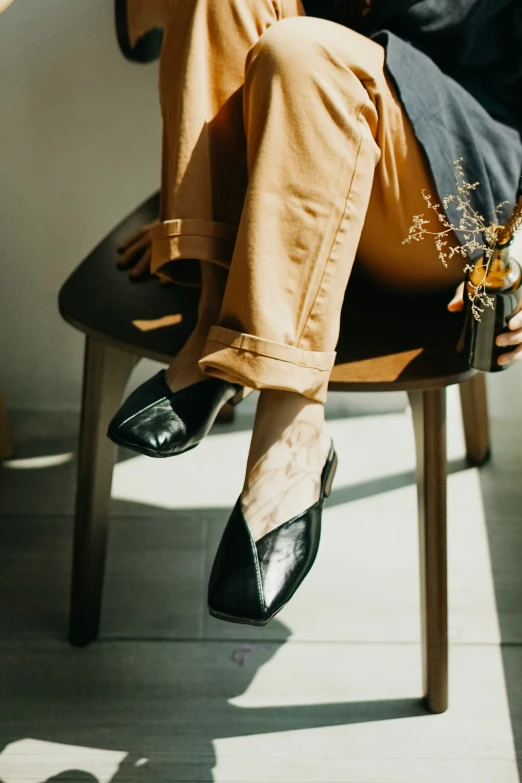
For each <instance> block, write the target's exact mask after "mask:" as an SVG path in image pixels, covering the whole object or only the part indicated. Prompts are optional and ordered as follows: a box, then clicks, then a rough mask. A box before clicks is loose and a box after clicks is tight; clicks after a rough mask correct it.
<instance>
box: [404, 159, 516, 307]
mask: <svg viewBox="0 0 522 783" xmlns="http://www.w3.org/2000/svg"><path fill="white" fill-rule="evenodd" d="M461 164H462V158H459V159H458V160H456V161H455V162H454V164H453V166H454V170H455V180H456V183H457V193H456V194H455V195H450V196H446V198H445V199H444V200H443V202H442V206H443V208H444V209H445V210H446V209H447V208H448V206H449V204H451V203H453V204H455V209H456V211H457V212H460V213H461V217H460V220H459V223H458V225H455V224H454V223H450V221H449V220H448V218H447V217H446V215H445V214H444V212H442V208H441V206H440V204H434V203H433V202H432V198H431V196H430V195H429V194H427V193H426V192H425V191H424V190H423V191H422V197H423V199H424V201H425V202H426V204H427V205H428V209H431V210H432V211H433V212H435V214H436V216H437V220H438V221H439V223H440V224H441V226H442V227H443V229H442V230H441V231H428V229H427V228H425V226H427V225H429V223H430V221H429V220H425V218H424V214H421V215H415V217H414V218H413V224H412V226H411V227H410V230H409V231H408V236H407V237H406V239H404V240H403V244H409V243H410V242H412V241H415V242H420V241H421V240H423V239H424V238H425V237H426V236H433V237H434V239H435V247H436V248H437V251H438V255H439V258H440V260H441V262H442V263H443V264H444V266H448V260H449V259H451V258H453V256H455V255H461V256H463V257H464V258H469V259H471V256H472V254H473V253H475V252H476V251H477V250H483V251H484V261H485V264H484V275H483V277H482V279H481V280H480V282H479V283H478V285H473V284H472V283H471V282H469V286H470V287H471V288H472V293H469V292H468V296H469V299H470V300H471V311H472V313H473V315H474V317H475V318H476V319H477V320H478V321H480V320H481V319H480V314H481V313H483V312H484V308H485V307H493V306H494V300H493V298H492V297H491V296H488V294H487V291H486V287H487V286H488V285H489V283H488V282H487V276H488V273H489V267H490V263H491V259H492V257H493V253H494V250H495V246H496V245H497V243H498V242H499V241H503V240H502V237H503V236H505V235H506V236H508V238H511V236H512V235H513V233H514V232H515V231H517V230H518V229H519V228H522V198H521V199H520V201H519V202H518V204H517V207H516V208H515V211H514V212H513V214H512V216H511V218H510V219H509V221H508V222H507V223H506V225H505V226H501V225H499V224H498V223H493V224H492V225H489V226H488V225H486V219H485V218H484V217H483V215H480V214H479V213H478V212H477V211H476V210H475V209H473V205H472V204H471V201H470V198H469V193H470V192H471V191H473V190H476V188H477V187H478V185H479V183H478V182H474V183H473V184H470V183H469V182H466V179H465V175H464V170H463V168H462V165H461ZM507 203H508V202H507V201H503V202H502V203H501V204H499V205H498V206H497V208H496V210H495V212H496V214H497V215H499V213H500V211H501V209H502V208H503V207H504V206H505V204H507ZM451 236H453V237H455V238H456V239H457V242H458V244H450V243H449V241H448V240H449V238H450V237H451ZM504 241H505V240H504ZM474 269H475V267H474V266H473V265H472V264H470V263H467V264H466V266H465V267H464V272H472V271H474Z"/></svg>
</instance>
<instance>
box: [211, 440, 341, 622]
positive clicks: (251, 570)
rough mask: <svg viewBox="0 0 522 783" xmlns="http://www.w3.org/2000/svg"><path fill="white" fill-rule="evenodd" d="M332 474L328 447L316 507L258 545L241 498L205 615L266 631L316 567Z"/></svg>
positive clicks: (216, 562)
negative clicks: (322, 521) (269, 622)
mask: <svg viewBox="0 0 522 783" xmlns="http://www.w3.org/2000/svg"><path fill="white" fill-rule="evenodd" d="M336 468H337V455H336V453H335V450H334V447H333V445H332V447H331V449H330V454H329V456H328V459H327V461H326V464H325V466H324V468H323V474H322V477H321V496H320V498H319V500H318V501H317V503H314V505H313V506H310V508H309V509H308V510H307V511H304V512H303V513H302V514H299V516H297V517H294V518H293V519H291V520H289V521H288V522H285V523H284V524H283V525H281V526H280V527H277V528H276V529H275V530H271V531H270V533H267V534H266V535H265V536H263V537H262V538H260V539H259V541H256V542H254V540H253V538H252V535H251V533H250V529H249V527H248V524H247V522H246V520H245V518H244V516H243V512H242V510H241V498H240V499H239V500H238V502H237V503H236V507H235V508H234V511H233V512H232V515H231V517H230V519H229V521H228V525H227V527H226V528H225V532H224V533H223V538H222V539H221V543H220V545H219V549H218V551H217V555H216V559H215V560H214V565H213V567H212V573H211V575H210V582H209V587H208V610H209V612H210V614H211V615H212V616H213V617H218V618H219V619H220V620H228V621H229V622H233V623H246V624H248V625H266V623H267V622H268V621H269V620H271V619H272V618H273V617H274V616H275V615H276V614H277V613H278V612H279V611H280V610H281V609H282V608H283V606H284V605H285V604H286V603H288V601H289V600H290V599H291V597H292V596H293V594H294V593H295V591H296V590H297V588H298V587H299V585H300V584H301V582H302V581H303V579H304V578H305V576H306V575H307V574H308V572H309V571H310V569H311V568H312V566H313V564H314V561H315V558H316V555H317V550H318V549H319V540H320V538H321V517H322V513H323V505H324V501H325V498H327V497H328V496H329V494H330V491H331V489H332V482H333V479H334V475H335V470H336Z"/></svg>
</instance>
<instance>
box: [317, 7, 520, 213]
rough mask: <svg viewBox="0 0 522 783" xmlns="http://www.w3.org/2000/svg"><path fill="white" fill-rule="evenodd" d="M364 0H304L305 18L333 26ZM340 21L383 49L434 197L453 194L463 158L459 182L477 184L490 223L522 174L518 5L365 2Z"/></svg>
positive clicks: (479, 204)
mask: <svg viewBox="0 0 522 783" xmlns="http://www.w3.org/2000/svg"><path fill="white" fill-rule="evenodd" d="M364 4H365V3H364V0H304V5H305V8H306V11H307V13H308V14H309V15H312V16H319V17H322V18H326V19H331V20H336V21H339V20H341V19H342V18H344V19H346V16H343V13H344V8H346V7H348V6H349V5H352V6H353V5H355V6H358V7H359V9H360V8H362V7H363V6H364ZM349 23H350V25H351V26H352V27H355V28H356V29H357V30H358V31H359V32H362V33H363V34H365V35H367V36H369V37H372V38H374V39H375V40H376V41H377V42H378V43H380V44H382V45H383V46H384V47H385V48H386V52H387V55H386V65H387V69H388V71H389V73H390V75H391V76H392V78H393V80H394V82H395V84H396V86H397V90H398V94H399V97H400V99H401V102H402V104H403V106H404V109H405V111H406V112H407V114H408V116H409V117H410V119H411V121H412V123H413V127H414V129H415V133H416V135H417V138H418V139H419V142H420V144H421V146H422V147H423V149H424V151H425V153H426V155H427V158H428V161H429V164H430V167H431V169H432V172H433V176H434V179H435V183H436V185H437V190H438V193H439V197H440V198H443V197H444V196H445V195H447V194H449V193H453V192H454V191H455V184H454V175H453V161H455V160H456V159H457V158H463V166H464V170H465V172H466V174H467V179H468V181H469V182H476V181H478V182H480V187H479V188H477V190H476V191H474V192H473V193H472V194H471V196H472V200H473V203H474V206H475V208H476V209H477V210H478V211H479V212H480V213H481V214H483V215H484V216H485V217H486V218H487V219H489V220H493V219H494V210H495V206H496V205H497V204H498V203H499V202H501V201H504V200H506V199H509V200H511V201H514V199H515V194H516V190H517V186H518V181H519V178H520V174H521V170H522V139H521V133H522V0H372V2H371V10H370V11H369V12H368V13H367V14H366V15H365V16H362V15H361V14H359V15H358V16H357V17H356V19H355V20H354V17H353V15H351V16H350V20H349ZM507 209H509V207H507ZM449 217H450V218H451V219H454V220H455V219H456V218H457V216H456V215H455V214H451V207H450V209H449Z"/></svg>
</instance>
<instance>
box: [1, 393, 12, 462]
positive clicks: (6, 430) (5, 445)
mask: <svg viewBox="0 0 522 783" xmlns="http://www.w3.org/2000/svg"><path fill="white" fill-rule="evenodd" d="M14 450H15V446H14V438H13V431H12V429H11V425H10V423H9V419H8V417H7V406H6V404H5V398H4V393H3V391H2V389H0V459H9V457H12V456H13V454H14Z"/></svg>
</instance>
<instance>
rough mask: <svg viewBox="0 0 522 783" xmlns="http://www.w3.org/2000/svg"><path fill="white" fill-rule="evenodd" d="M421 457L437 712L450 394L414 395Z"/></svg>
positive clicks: (443, 691) (430, 699)
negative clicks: (447, 417)
mask: <svg viewBox="0 0 522 783" xmlns="http://www.w3.org/2000/svg"><path fill="white" fill-rule="evenodd" d="M409 398H410V403H411V406H412V410H413V423H414V429H415V444H416V452H417V485H418V498H419V540H420V565H421V601H422V640H423V654H424V692H425V696H426V701H427V704H428V707H429V709H430V710H431V711H432V712H445V710H447V708H448V598H447V547H446V473H447V460H446V392H445V389H435V390H429V391H423V392H417V391H415V392H410V393H409Z"/></svg>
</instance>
